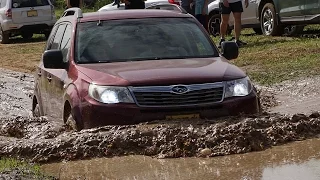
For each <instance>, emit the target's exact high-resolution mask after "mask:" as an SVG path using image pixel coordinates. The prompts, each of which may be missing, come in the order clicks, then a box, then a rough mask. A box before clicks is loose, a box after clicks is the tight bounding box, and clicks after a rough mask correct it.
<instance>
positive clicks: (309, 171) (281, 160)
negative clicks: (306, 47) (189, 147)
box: [41, 139, 320, 180]
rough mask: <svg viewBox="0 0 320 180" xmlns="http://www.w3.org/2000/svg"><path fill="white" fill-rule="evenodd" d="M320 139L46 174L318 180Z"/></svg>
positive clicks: (88, 163) (66, 167)
mask: <svg viewBox="0 0 320 180" xmlns="http://www.w3.org/2000/svg"><path fill="white" fill-rule="evenodd" d="M319 150H320V139H312V140H305V141H299V142H294V143H289V144H286V145H283V146H277V147H273V148H270V149H267V150H265V151H263V152H252V153H247V154H237V155H230V156H220V157H215V158H176V159H156V158H151V157H147V156H122V157H112V158H98V159H91V160H82V161H70V162H62V163H52V164H46V165H43V166H42V168H41V169H42V170H44V172H46V173H48V174H50V175H53V176H56V177H60V179H61V180H64V179H78V180H84V179H109V180H114V179H123V180H129V179H130V180H131V179H139V180H140V179H141V180H144V179H146V180H147V179H148V180H149V179H163V180H197V179H199V180H203V179H219V180H258V179H261V180H286V179H288V180H289V179H290V180H302V179H307V180H318V179H320V152H319Z"/></svg>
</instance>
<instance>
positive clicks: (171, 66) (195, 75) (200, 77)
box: [78, 57, 246, 85]
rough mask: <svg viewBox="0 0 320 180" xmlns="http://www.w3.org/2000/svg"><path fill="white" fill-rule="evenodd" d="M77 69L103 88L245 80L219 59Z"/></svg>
mask: <svg viewBox="0 0 320 180" xmlns="http://www.w3.org/2000/svg"><path fill="white" fill-rule="evenodd" d="M78 68H79V71H81V72H82V73H84V74H85V75H87V76H88V77H89V78H91V79H92V81H93V82H95V83H97V84H104V85H168V84H191V83H209V82H219V81H227V80H232V79H238V78H242V77H245V76H246V75H245V73H244V72H243V71H242V70H241V69H239V68H238V67H236V66H234V65H232V64H229V63H228V62H227V61H223V60H221V58H220V57H217V58H201V59H174V60H149V61H135V62H117V63H98V64H80V65H79V66H78Z"/></svg>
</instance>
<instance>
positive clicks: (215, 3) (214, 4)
mask: <svg viewBox="0 0 320 180" xmlns="http://www.w3.org/2000/svg"><path fill="white" fill-rule="evenodd" d="M219 3H220V1H219V0H214V1H213V2H211V3H210V4H208V12H209V14H210V13H211V12H213V11H217V12H220V7H219Z"/></svg>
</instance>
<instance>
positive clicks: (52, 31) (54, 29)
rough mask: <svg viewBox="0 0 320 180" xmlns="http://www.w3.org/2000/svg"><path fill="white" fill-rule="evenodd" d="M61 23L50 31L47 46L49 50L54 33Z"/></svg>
mask: <svg viewBox="0 0 320 180" xmlns="http://www.w3.org/2000/svg"><path fill="white" fill-rule="evenodd" d="M58 27H59V25H56V26H54V27H53V28H52V30H51V33H50V36H49V38H48V42H47V46H46V49H45V50H48V49H50V47H51V45H52V42H53V39H54V35H55V33H56V31H57V29H58Z"/></svg>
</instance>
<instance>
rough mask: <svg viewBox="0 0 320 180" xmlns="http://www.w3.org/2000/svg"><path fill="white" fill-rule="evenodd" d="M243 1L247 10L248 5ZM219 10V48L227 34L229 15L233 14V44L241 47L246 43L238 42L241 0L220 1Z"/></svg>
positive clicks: (241, 8) (246, 0)
mask: <svg viewBox="0 0 320 180" xmlns="http://www.w3.org/2000/svg"><path fill="white" fill-rule="evenodd" d="M244 1H245V7H246V8H247V7H248V5H249V2H248V0H244ZM220 10H221V24H220V36H221V39H220V42H219V47H221V43H222V42H223V41H225V35H226V33H227V28H228V22H229V16H230V13H231V12H232V13H233V17H234V33H235V42H236V43H237V45H238V46H239V47H240V46H243V45H246V44H247V43H245V42H242V41H240V32H241V13H242V12H243V7H242V0H220Z"/></svg>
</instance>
